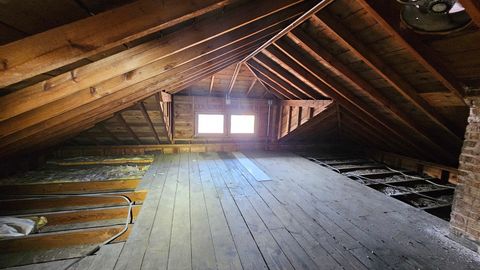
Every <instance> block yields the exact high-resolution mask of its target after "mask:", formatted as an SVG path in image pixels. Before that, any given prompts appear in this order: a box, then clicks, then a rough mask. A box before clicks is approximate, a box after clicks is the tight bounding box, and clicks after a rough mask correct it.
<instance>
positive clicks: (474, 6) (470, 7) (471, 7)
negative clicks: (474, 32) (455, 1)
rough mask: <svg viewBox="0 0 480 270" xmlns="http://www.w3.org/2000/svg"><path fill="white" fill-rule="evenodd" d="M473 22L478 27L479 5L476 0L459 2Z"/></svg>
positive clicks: (479, 23) (479, 21)
mask: <svg viewBox="0 0 480 270" xmlns="http://www.w3.org/2000/svg"><path fill="white" fill-rule="evenodd" d="M460 3H461V4H462V6H463V7H464V8H465V10H466V11H467V13H468V15H469V16H470V18H472V20H473V22H474V23H475V24H476V25H477V26H478V27H480V3H479V2H478V1H477V0H460Z"/></svg>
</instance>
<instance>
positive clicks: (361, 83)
mask: <svg viewBox="0 0 480 270" xmlns="http://www.w3.org/2000/svg"><path fill="white" fill-rule="evenodd" d="M288 38H291V39H292V40H293V41H294V42H295V43H298V44H301V46H302V49H304V50H305V51H307V52H308V53H309V54H310V55H312V57H314V58H315V59H316V60H319V61H322V63H328V64H327V65H328V67H329V68H330V69H332V70H334V71H337V72H339V73H341V74H343V75H344V76H345V78H346V79H348V80H349V82H350V83H352V84H353V85H355V86H357V89H358V91H360V92H362V93H364V94H365V95H367V96H368V97H369V98H371V99H372V100H373V101H375V102H376V103H377V105H378V106H379V107H378V108H382V109H383V110H386V111H389V112H391V113H392V115H393V116H395V118H397V119H398V120H399V121H401V122H402V123H403V124H405V125H407V126H408V127H409V128H411V129H412V130H414V131H415V133H416V134H417V135H418V136H420V137H422V138H423V139H424V140H426V141H427V142H428V143H429V144H430V145H433V147H435V148H437V149H438V148H440V149H441V148H443V147H445V146H451V147H452V148H453V149H456V148H458V146H459V145H460V144H459V143H460V142H459V141H457V142H455V141H454V140H455V138H457V137H456V136H455V137H454V138H453V139H449V140H441V138H439V139H440V140H441V142H435V141H434V140H433V139H432V137H435V136H431V132H429V131H427V130H426V129H425V127H423V126H421V125H418V124H417V123H415V122H414V121H413V119H412V118H411V117H409V116H408V115H406V114H405V112H404V111H403V110H402V109H400V108H399V107H398V106H397V105H396V104H395V103H393V102H391V101H390V100H388V99H387V98H386V97H384V96H383V94H381V93H380V92H379V91H378V90H377V89H375V88H374V87H373V86H372V85H371V84H370V83H369V82H367V81H366V80H365V79H363V78H362V77H361V76H359V75H358V74H357V73H356V72H354V71H353V70H351V69H350V68H349V67H348V66H347V65H345V64H343V63H342V62H340V61H339V60H338V59H337V58H335V57H334V56H333V55H332V54H330V53H329V52H328V51H327V50H326V49H324V48H323V47H322V46H320V45H318V43H317V42H315V41H314V40H313V39H312V38H310V37H309V36H308V35H307V34H305V33H304V32H303V31H300V30H298V31H296V32H295V34H290V35H289V36H288ZM275 46H276V48H275V47H273V46H272V47H270V48H269V52H270V53H271V54H272V55H273V56H276V57H279V58H281V59H285V61H287V63H286V64H287V65H288V64H289V63H290V61H288V59H286V58H284V57H282V52H283V53H287V54H288V53H290V54H295V55H297V56H296V57H297V58H301V56H300V55H299V54H298V53H296V51H295V50H293V49H292V48H291V47H290V46H289V45H288V44H287V43H286V42H285V41H283V40H279V41H278V42H277V43H276V44H275ZM447 148H448V149H452V148H449V147H447Z"/></svg>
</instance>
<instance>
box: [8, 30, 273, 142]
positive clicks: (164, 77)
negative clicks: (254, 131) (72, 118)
mask: <svg viewBox="0 0 480 270" xmlns="http://www.w3.org/2000/svg"><path fill="white" fill-rule="evenodd" d="M281 26H282V25H281V24H280V25H274V26H273V27H267V28H266V29H265V30H262V31H260V32H259V33H258V34H257V35H253V36H250V37H248V38H244V39H242V40H239V41H236V42H233V43H231V44H229V45H228V46H226V47H224V48H221V49H220V50H215V51H214V52H212V53H210V54H208V55H204V56H202V57H199V58H196V59H194V60H193V61H191V62H188V63H187V64H185V65H182V66H180V67H177V68H172V69H169V70H167V71H166V72H164V73H161V74H159V75H156V76H154V77H152V78H150V79H148V80H144V81H142V82H140V83H136V84H133V85H130V86H128V87H125V88H123V89H119V90H118V91H116V92H113V93H110V94H109V96H108V99H107V97H102V96H100V95H97V94H96V92H95V93H94V94H92V92H91V90H89V89H85V90H82V91H80V92H79V93H78V94H75V95H74V96H72V98H67V99H61V100H59V101H56V102H53V103H52V104H51V105H52V106H53V107H55V108H56V109H55V110H53V109H52V108H51V107H48V106H46V107H45V106H43V107H42V108H39V109H38V110H41V111H44V112H41V113H40V112H39V111H38V110H35V111H32V112H29V113H28V114H24V115H22V116H21V117H20V118H15V119H12V120H11V122H12V123H16V125H14V126H12V125H10V124H8V123H9V122H10V120H9V121H6V122H3V123H0V134H1V135H3V136H5V135H8V134H11V133H13V132H15V131H19V130H21V129H24V128H25V127H26V126H32V125H34V124H35V123H40V122H41V121H45V120H47V119H50V118H52V117H55V115H61V113H64V112H66V111H68V108H70V107H72V108H75V107H77V108H78V107H79V106H84V105H82V104H85V105H87V104H90V103H99V102H106V104H110V103H111V100H115V99H116V98H117V96H119V97H118V98H120V96H121V97H123V96H124V95H125V93H127V94H128V93H133V92H136V93H139V91H140V90H142V91H146V90H147V91H151V90H155V91H158V89H159V87H158V85H157V84H159V83H161V84H163V85H168V84H171V83H172V82H176V81H179V80H178V79H177V78H178V77H180V75H181V73H182V72H183V71H185V72H186V71H191V70H192V69H198V68H199V65H200V64H201V63H205V62H206V61H209V60H210V61H211V60H212V59H217V58H221V57H222V56H223V57H224V56H225V54H228V53H230V52H233V51H235V50H238V49H242V48H243V46H249V44H250V43H252V42H253V43H254V42H256V40H259V39H262V38H263V36H264V35H268V34H270V33H271V31H277V29H278V28H280V27H281ZM217 45H218V44H217ZM179 69H180V70H181V71H180V70H179ZM172 75H175V76H172ZM122 82H124V80H123V79H122ZM127 89H128V90H127ZM160 89H161V88H160ZM110 90H112V89H109V91H110ZM109 100H110V102H109ZM67 104H68V105H67ZM59 106H60V107H61V109H62V110H65V111H62V110H59V109H58V108H59ZM77 111H78V109H77ZM40 116H41V117H40ZM20 119H25V120H20ZM27 119H28V120H27ZM22 122H24V123H22Z"/></svg>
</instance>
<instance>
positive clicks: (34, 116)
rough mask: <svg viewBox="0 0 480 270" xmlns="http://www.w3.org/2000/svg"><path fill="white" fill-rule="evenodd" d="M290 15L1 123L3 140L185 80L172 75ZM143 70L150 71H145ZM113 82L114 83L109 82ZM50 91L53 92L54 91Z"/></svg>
mask: <svg viewBox="0 0 480 270" xmlns="http://www.w3.org/2000/svg"><path fill="white" fill-rule="evenodd" d="M292 13H293V14H295V13H296V12H295V11H292ZM290 14H291V13H290ZM286 15H288V14H285V13H283V12H281V13H279V14H274V15H273V16H271V17H268V18H266V19H265V20H261V21H258V22H254V23H253V24H250V25H249V26H250V27H244V28H240V29H238V30H236V31H233V32H230V33H227V34H226V35H224V36H221V37H220V38H218V39H213V40H210V41H208V42H205V43H201V44H199V45H197V46H193V47H192V48H190V49H188V50H186V51H185V52H188V53H186V55H187V57H183V56H182V58H187V59H186V60H185V61H186V62H184V63H182V62H180V63H179V62H176V61H180V60H179V59H178V58H179V57H180V56H178V55H172V56H170V57H169V58H170V60H169V61H170V64H171V63H178V64H177V65H176V66H168V65H169V64H168V63H167V66H168V68H167V69H166V70H163V69H162V68H160V69H159V70H157V69H156V68H155V67H150V68H149V69H150V71H149V72H148V73H149V74H150V75H149V76H153V77H150V78H148V79H146V80H143V81H140V82H137V83H135V81H139V80H140V79H134V78H136V77H137V76H135V75H131V77H130V79H126V78H124V76H120V78H118V79H117V78H114V79H112V80H108V81H107V82H105V83H103V85H102V86H101V85H97V86H95V87H92V88H87V89H83V90H80V91H77V92H76V93H74V94H73V95H69V96H67V97H65V98H62V99H59V100H56V101H54V102H52V103H50V104H49V105H48V106H46V105H45V106H41V107H39V108H38V109H35V110H32V111H29V112H27V113H24V114H21V115H19V116H17V117H14V118H11V119H9V120H7V121H3V122H0V138H1V137H4V136H6V135H9V134H12V133H14V132H17V131H20V130H22V129H25V128H26V127H29V126H32V125H35V124H37V123H40V122H42V121H45V120H47V119H49V118H52V117H55V116H56V115H61V114H62V113H65V112H66V111H68V110H70V109H73V108H78V107H80V106H83V105H85V104H88V103H90V102H94V101H96V100H101V99H103V98H108V99H110V101H112V100H114V98H115V95H117V93H118V92H126V90H125V89H131V91H138V90H139V89H142V88H146V87H147V88H150V87H152V85H155V83H164V82H167V81H169V82H175V81H181V78H178V77H174V76H172V74H176V73H172V70H173V69H175V67H189V68H196V66H197V65H198V64H199V63H202V62H204V61H207V60H204V59H207V58H208V57H211V58H213V57H215V56H217V55H223V54H225V53H228V51H232V50H234V49H235V48H241V47H242V46H244V45H245V44H249V43H251V42H255V41H256V40H259V39H261V38H263V37H265V36H268V35H271V34H272V33H275V32H276V31H279V30H280V29H281V27H283V24H282V23H281V22H283V20H284V19H288V16H287V17H286V18H285V16H286ZM276 20H280V21H281V22H280V23H278V21H276ZM271 24H273V25H271ZM222 44H224V45H222ZM199 51H202V52H203V53H202V54H201V55H200V56H198V55H197V54H199ZM182 55H184V54H182ZM143 71H144V72H147V71H145V70H143ZM141 77H142V79H143V78H144V77H145V75H141ZM173 78H176V80H172V79H173ZM161 79H163V81H161ZM110 81H111V82H112V83H109V82H110ZM112 84H114V85H112ZM121 87H123V88H121ZM131 91H128V92H131ZM157 91H158V90H157ZM47 92H48V93H50V91H47ZM47 92H46V93H47ZM57 92H58V91H57ZM7 97H8V96H7ZM3 98H6V97H3ZM3 98H0V103H1V102H2V100H3ZM12 123H14V125H12Z"/></svg>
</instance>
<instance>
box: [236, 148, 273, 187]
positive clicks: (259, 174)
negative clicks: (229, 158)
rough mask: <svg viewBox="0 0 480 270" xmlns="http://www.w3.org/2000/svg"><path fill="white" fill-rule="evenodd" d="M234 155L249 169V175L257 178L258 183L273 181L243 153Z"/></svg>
mask: <svg viewBox="0 0 480 270" xmlns="http://www.w3.org/2000/svg"><path fill="white" fill-rule="evenodd" d="M233 155H234V156H235V157H236V158H237V159H238V161H240V163H241V164H242V165H243V166H244V167H245V169H247V171H248V172H249V173H251V174H252V175H253V177H255V179H256V180H257V181H269V180H272V178H271V177H270V176H268V175H267V174H266V173H265V172H263V171H262V170H261V169H260V168H258V167H257V165H255V163H253V162H252V161H251V160H250V159H249V158H247V157H246V156H245V155H244V154H243V153H241V152H233Z"/></svg>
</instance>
